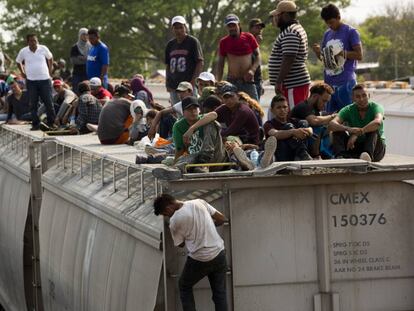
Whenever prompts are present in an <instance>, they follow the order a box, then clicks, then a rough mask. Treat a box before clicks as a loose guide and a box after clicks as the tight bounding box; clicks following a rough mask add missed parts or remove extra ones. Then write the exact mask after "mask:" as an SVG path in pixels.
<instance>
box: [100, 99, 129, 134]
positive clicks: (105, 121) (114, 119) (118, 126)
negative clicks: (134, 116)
mask: <svg viewBox="0 0 414 311" xmlns="http://www.w3.org/2000/svg"><path fill="white" fill-rule="evenodd" d="M130 105H131V102H130V101H129V100H127V99H125V98H115V99H112V100H110V101H108V102H107V103H106V104H105V106H104V107H103V109H102V111H101V114H100V116H99V124H98V137H99V140H100V141H103V140H111V139H117V138H118V137H119V136H121V134H122V133H123V132H124V131H127V130H128V128H125V126H124V124H125V121H126V120H127V119H128V117H129V116H130V109H129V108H130Z"/></svg>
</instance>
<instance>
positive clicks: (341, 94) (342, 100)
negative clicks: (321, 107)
mask: <svg viewBox="0 0 414 311" xmlns="http://www.w3.org/2000/svg"><path fill="white" fill-rule="evenodd" d="M355 85H356V81H355V80H350V81H348V82H346V83H344V84H342V85H331V87H332V88H333V89H334V93H333V94H332V97H331V100H330V101H329V102H328V104H327V105H326V111H327V112H328V113H333V112H336V111H339V110H341V109H342V108H344V107H345V106H348V105H350V104H351V103H352V88H353V87H354V86H355Z"/></svg>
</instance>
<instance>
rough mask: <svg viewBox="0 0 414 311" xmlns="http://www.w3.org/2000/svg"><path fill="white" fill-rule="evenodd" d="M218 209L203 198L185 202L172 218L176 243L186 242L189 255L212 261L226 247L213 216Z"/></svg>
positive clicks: (172, 229) (173, 235) (172, 228)
mask: <svg viewBox="0 0 414 311" xmlns="http://www.w3.org/2000/svg"><path fill="white" fill-rule="evenodd" d="M216 212H217V210H216V209H215V208H214V207H212V206H211V205H210V204H208V203H207V202H206V201H204V200H201V199H196V200H190V201H186V202H184V204H183V206H182V207H181V208H180V209H178V210H176V211H175V213H174V215H173V216H172V217H171V219H170V230H171V235H172V237H173V240H174V245H175V246H178V245H180V244H182V243H183V242H185V245H186V247H187V249H188V251H189V256H190V257H191V258H193V259H195V260H198V261H204V262H206V261H210V260H213V259H214V258H216V257H217V255H218V254H219V253H220V252H221V251H222V250H223V249H224V241H223V239H222V238H221V237H220V236H219V234H218V233H217V230H216V226H215V225H214V221H213V218H212V217H211V216H212V215H214V214H215V213H216Z"/></svg>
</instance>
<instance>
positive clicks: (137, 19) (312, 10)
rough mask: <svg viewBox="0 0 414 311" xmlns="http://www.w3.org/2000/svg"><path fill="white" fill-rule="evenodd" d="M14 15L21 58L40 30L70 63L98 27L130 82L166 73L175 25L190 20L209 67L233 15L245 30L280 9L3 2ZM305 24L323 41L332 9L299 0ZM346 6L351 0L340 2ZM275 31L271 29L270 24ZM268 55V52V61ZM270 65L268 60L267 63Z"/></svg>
mask: <svg viewBox="0 0 414 311" xmlns="http://www.w3.org/2000/svg"><path fill="white" fill-rule="evenodd" d="M0 2H3V3H4V5H5V7H6V9H7V11H8V14H5V15H3V17H2V18H1V20H0V22H1V23H2V24H3V28H5V29H6V30H10V31H13V33H14V34H15V40H14V41H13V42H10V44H9V45H8V49H9V53H10V54H11V55H15V54H16V53H17V51H18V49H19V48H21V47H22V46H24V45H25V44H26V43H25V40H24V38H25V34H26V33H28V32H29V31H35V32H36V33H38V34H39V35H40V40H41V43H43V44H46V45H47V46H48V47H49V48H50V49H51V51H52V52H53V54H54V55H55V58H60V57H63V58H66V59H67V58H68V54H69V50H70V46H71V45H72V44H74V43H75V42H76V40H77V32H78V29H79V28H81V27H98V28H99V29H100V31H101V37H102V40H103V41H104V42H105V43H107V45H108V46H109V48H110V53H111V66H110V75H111V76H112V77H114V76H117V77H128V76H131V75H132V74H134V73H136V72H138V71H139V72H142V71H143V70H144V69H145V63H150V64H152V67H153V68H160V66H161V68H164V65H163V60H164V47H165V45H166V42H167V41H168V40H169V38H170V36H171V32H170V25H169V23H170V20H171V18H172V17H173V16H175V15H183V16H185V18H186V20H187V22H188V24H189V25H188V26H189V30H190V33H192V34H194V35H195V36H196V37H198V38H199V40H200V43H201V45H202V48H203V51H204V54H205V64H206V68H208V67H211V66H212V64H213V60H214V59H215V57H216V50H217V46H218V40H219V38H220V37H222V36H224V35H225V34H226V29H225V27H224V24H223V20H224V17H225V16H226V15H227V14H228V13H235V14H238V15H239V17H240V18H241V20H242V26H243V29H244V30H247V24H248V21H249V20H250V19H251V18H253V17H260V18H262V19H264V20H268V13H269V12H270V11H271V10H273V9H274V8H275V3H274V1H270V0H225V1H224V0H222V1H220V0H176V1H174V2H170V1H161V0H140V1H130V0H117V1H112V0H100V1H98V0H82V1H81V0H72V1H67V0H31V1H30V2H28V1H27V0H0ZM296 2H297V4H298V6H299V7H300V8H301V10H300V12H299V15H300V20H301V23H302V24H303V25H304V26H305V29H307V31H308V36H309V42H310V43H313V42H318V41H320V39H321V37H322V34H323V32H324V30H325V28H326V26H325V25H324V23H323V21H322V20H321V19H320V17H319V13H320V9H321V7H322V6H323V5H325V4H326V1H322V0H298V1H296ZM336 3H337V4H338V5H340V6H345V5H348V4H349V0H340V1H336ZM269 26H270V25H269ZM276 34H277V30H276V29H275V28H274V27H271V26H270V27H266V30H265V32H264V42H263V43H262V47H261V49H262V50H263V51H270V49H271V45H272V42H273V41H274V38H275V36H276ZM266 54H267V53H264V55H265V56H266ZM265 60H266V59H265Z"/></svg>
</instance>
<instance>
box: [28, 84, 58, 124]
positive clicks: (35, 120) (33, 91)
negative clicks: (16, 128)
mask: <svg viewBox="0 0 414 311" xmlns="http://www.w3.org/2000/svg"><path fill="white" fill-rule="evenodd" d="M26 85H27V91H28V92H29V98H30V105H31V108H32V125H33V126H38V125H39V123H40V120H39V116H38V115H37V109H38V107H39V98H40V99H41V100H42V102H43V103H44V105H45V108H46V115H47V123H48V124H53V123H54V122H55V110H54V109H53V104H52V82H51V81H50V80H49V79H47V80H27V81H26Z"/></svg>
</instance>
